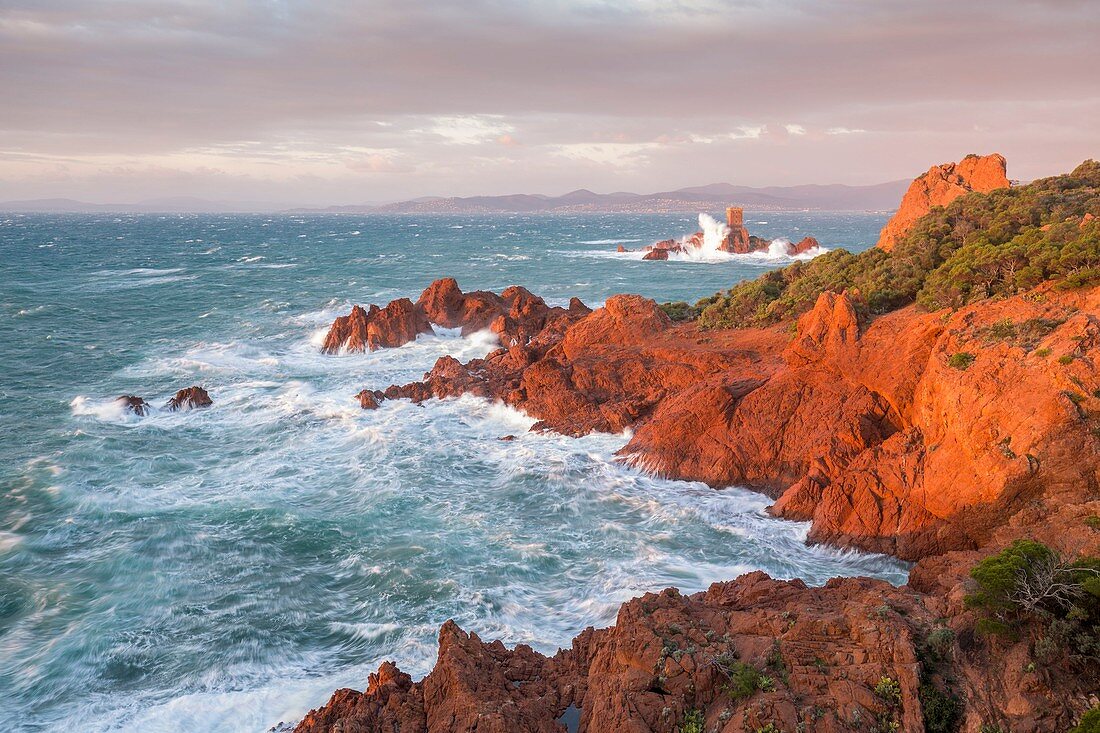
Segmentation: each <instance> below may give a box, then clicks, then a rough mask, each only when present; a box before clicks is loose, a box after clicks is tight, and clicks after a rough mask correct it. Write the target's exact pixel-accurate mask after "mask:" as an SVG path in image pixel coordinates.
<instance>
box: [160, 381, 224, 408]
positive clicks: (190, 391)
mask: <svg viewBox="0 0 1100 733" xmlns="http://www.w3.org/2000/svg"><path fill="white" fill-rule="evenodd" d="M212 404H214V400H212V399H210V395H209V394H207V392H206V390H205V389H203V388H202V387H197V386H196V387H187V388H186V389H181V390H180V391H179V392H176V394H175V396H174V397H172V399H170V400H168V404H167V405H165V409H166V410H168V411H170V412H175V411H176V410H190V409H194V408H198V407H209V406H210V405H212Z"/></svg>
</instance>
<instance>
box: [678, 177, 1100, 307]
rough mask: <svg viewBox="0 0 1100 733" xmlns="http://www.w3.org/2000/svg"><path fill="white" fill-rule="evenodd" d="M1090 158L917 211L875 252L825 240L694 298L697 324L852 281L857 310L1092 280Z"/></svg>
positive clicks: (1099, 228)
mask: <svg viewBox="0 0 1100 733" xmlns="http://www.w3.org/2000/svg"><path fill="white" fill-rule="evenodd" d="M1087 213H1091V214H1093V215H1094V216H1095V215H1096V214H1098V213H1100V163H1097V162H1095V161H1092V160H1089V161H1085V162H1084V163H1082V164H1081V165H1079V166H1077V168H1076V169H1074V170H1073V172H1072V173H1069V174H1066V175H1061V176H1054V177H1051V178H1044V179H1040V180H1037V181H1034V182H1032V183H1030V184H1027V185H1024V186H1016V187H1013V188H1008V189H1000V190H997V191H992V192H990V193H988V194H980V193H970V194H967V195H966V196H962V197H960V198H959V199H956V200H955V201H953V202H952V203H951V204H949V205H948V206H946V207H937V208H935V209H933V210H932V211H931V212H929V213H928V214H927V215H925V216H924V217H922V218H921V219H919V220H918V221H917V222H916V223H915V224H914V225H913V227H912V229H911V230H910V231H909V233H908V234H907V235H906V236H905V237H903V238H902V239H901V240H899V241H898V242H897V244H896V245H895V247H894V249H893V250H891V251H890V252H885V251H883V250H881V249H879V248H877V247H873V248H871V249H869V250H867V251H865V252H861V253H860V254H855V255H854V254H852V253H850V252H847V251H845V250H841V249H838V250H833V251H831V252H828V253H826V254H824V255H821V256H820V257H815V258H813V259H812V260H809V261H800V262H796V263H794V264H792V265H789V266H788V267H785V268H783V269H781V270H777V271H773V272H768V273H765V274H764V275H761V276H760V277H758V278H757V279H755V280H751V281H745V282H741V283H739V284H737V285H735V286H734V287H732V288H731V289H729V290H727V291H725V292H721V293H716V294H715V295H713V296H710V297H708V298H704V299H702V300H700V301H699V302H698V303H697V304H696V307H697V308H698V309H699V311H700V316H699V322H700V325H701V326H702V327H704V328H742V327H748V326H768V325H772V324H775V323H779V322H782V321H784V320H787V319H791V318H795V317H797V316H798V315H800V314H801V313H804V312H805V311H807V310H809V309H810V308H811V307H813V304H814V303H815V302H816V300H817V297H818V296H819V295H820V294H821V293H823V292H825V291H833V292H841V291H844V290H849V291H853V292H855V291H858V292H859V298H858V299H857V301H858V302H857V306H858V307H859V308H860V309H861V310H863V311H864V312H865V313H866V314H872V315H873V314H879V313H885V312H887V311H890V310H894V309H895V308H899V307H901V306H904V305H908V304H910V303H913V302H916V303H918V304H919V305H920V306H921V307H922V308H924V309H927V310H939V309H941V308H958V307H961V306H964V305H966V304H968V303H972V302H975V301H978V300H982V299H984V298H990V297H995V296H1003V295H1012V294H1015V293H1019V292H1023V291H1026V290H1030V289H1031V288H1034V287H1036V286H1037V285H1040V284H1042V283H1044V282H1047V281H1054V282H1055V283H1056V287H1059V288H1076V287H1082V286H1086V285H1090V284H1093V283H1096V282H1100V218H1096V219H1093V220H1091V221H1089V222H1087V223H1083V221H1084V220H1083V217H1084V215H1085V214H1087Z"/></svg>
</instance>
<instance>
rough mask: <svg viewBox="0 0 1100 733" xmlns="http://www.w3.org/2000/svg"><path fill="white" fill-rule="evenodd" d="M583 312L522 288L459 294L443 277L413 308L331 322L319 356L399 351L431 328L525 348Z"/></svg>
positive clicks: (362, 312) (356, 312) (407, 303)
mask: <svg viewBox="0 0 1100 733" xmlns="http://www.w3.org/2000/svg"><path fill="white" fill-rule="evenodd" d="M588 312H589V308H587V307H586V306H585V305H584V303H581V301H580V300H578V299H576V298H573V299H572V300H571V301H570V303H569V308H551V307H549V306H547V305H546V302H545V301H544V300H543V299H542V298H539V297H538V296H535V295H532V294H531V293H530V291H528V290H527V289H526V288H521V287H518V286H513V287H510V288H507V289H506V290H505V291H504V292H503V293H501V294H500V295H497V294H496V293H490V292H487V291H484V290H477V291H474V292H472V293H463V292H462V291H461V290H460V289H459V287H458V283H457V282H456V281H455V280H454V278H444V279H442V280H436V281H435V282H434V283H432V284H431V286H429V287H428V289H427V290H425V291H424V292H423V293H422V294H421V296H420V298H419V299H418V300H417V301H416V303H413V302H412V301H411V300H409V299H408V298H400V299H398V300H394V301H392V302H391V303H390V304H389V305H387V306H386V307H385V308H379V307H378V306H376V305H372V306H370V309H369V310H366V309H364V308H363V307H362V306H358V305H356V306H352V309H351V313H349V314H348V315H346V316H340V317H338V318H337V319H336V320H335V321H333V324H332V326H331V327H330V328H329V331H328V334H327V335H326V336H325V341H324V344H323V345H322V346H321V351H322V352H324V353H326V354H335V353H338V352H340V351H346V352H362V351H374V350H376V349H380V348H393V347H396V346H402V345H404V344H407V343H409V342H410V341H415V340H416V337H417V336H419V335H420V334H422V333H432V324H433V323H435V324H436V325H439V326H442V327H444V328H461V329H462V333H463V335H469V334H471V333H474V332H476V331H482V330H485V329H489V330H491V331H492V332H493V333H494V334H496V335H497V337H498V338H499V339H500V341H501V343H502V344H507V345H509V346H512V345H516V344H525V343H527V342H528V341H529V340H530V339H531V338H532V337H534V336H535V335H536V334H538V333H539V332H541V331H542V330H543V329H544V328H546V327H547V326H548V325H549V324H550V323H551V322H552V321H555V320H557V319H560V318H568V319H574V318H578V317H580V316H582V315H586V314H587V313H588Z"/></svg>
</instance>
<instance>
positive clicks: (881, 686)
mask: <svg viewBox="0 0 1100 733" xmlns="http://www.w3.org/2000/svg"><path fill="white" fill-rule="evenodd" d="M875 694H876V695H878V696H879V698H881V699H882V701H883V702H885V703H886V704H887V705H889V706H890V707H895V706H897V705H900V704H901V684H899V683H898V682H897V681H896V680H894V679H893V678H891V677H882V678H880V679H879V681H878V683H877V684H876V685H875Z"/></svg>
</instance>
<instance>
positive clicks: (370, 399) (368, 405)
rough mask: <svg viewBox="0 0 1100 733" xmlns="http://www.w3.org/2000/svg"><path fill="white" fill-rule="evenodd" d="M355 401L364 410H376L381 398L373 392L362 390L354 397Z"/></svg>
mask: <svg viewBox="0 0 1100 733" xmlns="http://www.w3.org/2000/svg"><path fill="white" fill-rule="evenodd" d="M355 399H356V400H358V401H359V406H360V407H362V408H363V409H364V410H377V409H378V407H379V404H378V403H379V402H380V401H381V399H382V398H381V397H379V395H378V394H377V393H376V392H375V391H374V390H370V389H364V390H362V391H361V392H359V394H357V395H355Z"/></svg>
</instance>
